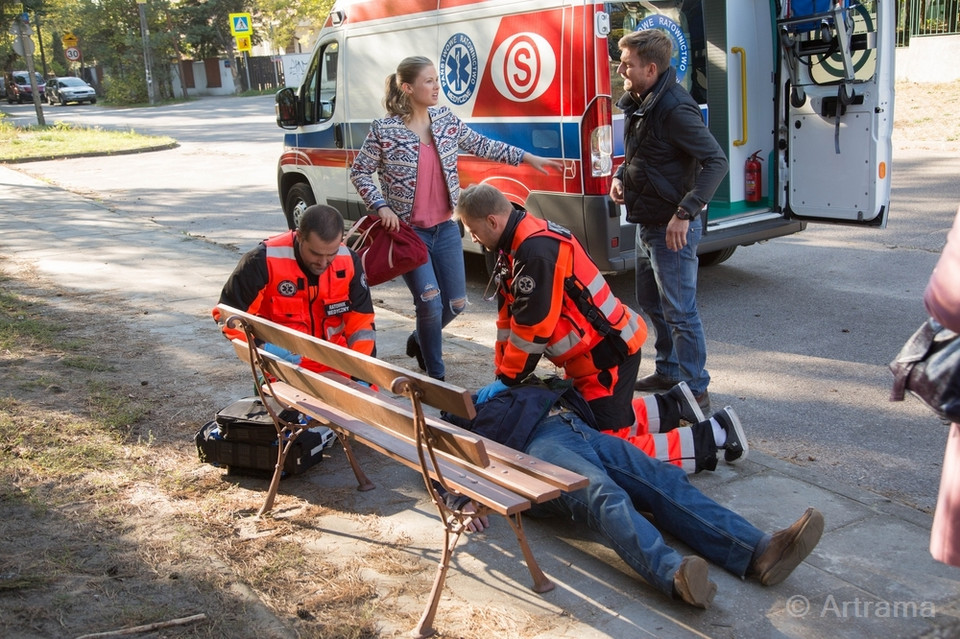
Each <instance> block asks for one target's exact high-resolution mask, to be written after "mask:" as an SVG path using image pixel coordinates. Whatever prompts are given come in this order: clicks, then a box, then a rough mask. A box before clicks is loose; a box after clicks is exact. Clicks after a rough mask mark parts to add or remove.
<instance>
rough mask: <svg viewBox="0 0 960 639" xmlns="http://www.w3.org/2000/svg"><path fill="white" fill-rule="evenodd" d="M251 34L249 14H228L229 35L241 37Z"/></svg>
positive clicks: (251, 25)
mask: <svg viewBox="0 0 960 639" xmlns="http://www.w3.org/2000/svg"><path fill="white" fill-rule="evenodd" d="M252 33H253V24H252V23H251V22H250V14H249V13H231V14H230V35H232V36H241V35H250V34H252Z"/></svg>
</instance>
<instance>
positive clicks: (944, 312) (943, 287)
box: [923, 210, 960, 332]
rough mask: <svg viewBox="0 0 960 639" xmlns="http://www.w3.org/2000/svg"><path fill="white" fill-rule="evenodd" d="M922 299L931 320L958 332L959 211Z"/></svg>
mask: <svg viewBox="0 0 960 639" xmlns="http://www.w3.org/2000/svg"><path fill="white" fill-rule="evenodd" d="M923 302H924V304H925V305H926V307H927V311H928V312H929V313H930V315H931V316H932V317H933V319H935V320H937V321H938V322H940V323H941V324H943V325H944V326H946V327H947V328H949V329H950V330H952V331H957V332H960V210H958V211H957V217H956V218H954V220H953V228H952V229H950V234H949V235H947V245H946V246H944V247H943V253H941V254H940V260H939V261H938V262H937V266H936V268H934V269H933V274H932V275H931V276H930V283H929V284H927V290H926V292H925V293H924V295H923Z"/></svg>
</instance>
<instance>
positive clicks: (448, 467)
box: [274, 383, 531, 515]
mask: <svg viewBox="0 0 960 639" xmlns="http://www.w3.org/2000/svg"><path fill="white" fill-rule="evenodd" d="M274 390H276V391H277V394H276V395H277V399H279V400H280V401H282V402H284V403H289V404H291V405H292V406H293V407H294V408H296V409H297V410H299V411H300V412H302V413H305V414H307V415H310V416H311V417H313V418H315V419H317V420H319V421H320V422H321V423H325V424H327V425H329V426H330V427H331V428H334V429H336V430H337V431H339V432H342V433H345V434H346V435H347V437H350V438H351V439H353V440H355V441H359V442H361V443H362V444H364V445H365V446H368V447H370V448H373V449H375V450H378V451H380V452H381V453H383V454H384V455H386V456H387V457H390V458H391V459H394V460H396V461H399V462H401V463H403V464H404V465H406V466H409V467H410V468H413V469H414V470H416V471H418V472H419V471H420V458H419V456H418V455H417V446H416V444H415V443H413V442H412V441H409V440H407V439H405V438H401V437H399V436H397V435H394V434H391V433H389V432H387V431H385V430H382V429H380V428H377V427H376V426H371V425H370V424H367V423H366V422H363V421H361V420H359V419H357V418H354V417H351V416H350V415H348V414H347V413H344V412H342V411H340V410H337V409H336V408H333V407H332V406H327V405H325V404H320V403H317V402H310V401H297V402H289V401H288V400H289V399H294V398H293V397H288V396H287V395H286V391H288V390H293V389H290V388H289V387H285V385H284V384H282V383H278V384H274ZM427 464H428V468H429V469H430V471H431V475H432V476H433V478H434V479H436V478H437V476H436V472H435V469H434V468H433V467H432V466H431V465H430V461H429V459H428V461H427ZM437 464H438V465H439V467H440V472H441V474H442V475H443V478H444V480H446V481H447V483H448V484H449V485H450V487H451V488H454V489H455V490H456V491H457V492H460V493H462V494H464V495H467V496H469V497H470V498H471V499H475V500H476V501H478V502H479V503H482V504H486V505H487V506H489V507H490V508H491V509H493V510H494V511H496V512H498V513H500V514H501V515H514V514H516V513H519V512H523V511H525V510H527V509H529V508H530V505H531V504H530V500H528V499H525V498H524V497H523V496H521V495H518V494H516V493H514V492H511V491H509V490H506V489H504V488H502V487H501V486H498V485H497V484H495V483H492V482H490V481H489V480H488V479H487V478H485V477H482V476H479V475H477V474H474V473H470V472H468V471H466V470H465V469H464V468H463V467H462V466H459V465H457V464H455V463H452V462H451V461H449V460H447V459H445V458H441V457H439V456H438V458H437Z"/></svg>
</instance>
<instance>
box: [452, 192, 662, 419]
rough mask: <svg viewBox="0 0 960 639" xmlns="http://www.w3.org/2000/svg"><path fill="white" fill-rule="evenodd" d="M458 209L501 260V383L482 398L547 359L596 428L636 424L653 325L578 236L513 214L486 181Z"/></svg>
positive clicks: (517, 380)
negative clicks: (627, 301) (638, 385)
mask: <svg viewBox="0 0 960 639" xmlns="http://www.w3.org/2000/svg"><path fill="white" fill-rule="evenodd" d="M457 213H458V214H459V216H460V219H461V220H462V221H463V224H464V225H465V226H466V227H467V229H468V230H469V231H470V233H471V235H472V236H473V239H474V241H475V242H478V243H480V244H482V245H483V246H484V248H486V249H487V250H489V251H493V252H494V253H496V254H497V255H498V260H497V272H498V273H499V275H500V284H499V288H500V290H499V293H500V294H499V317H498V319H497V344H496V354H495V364H496V370H495V374H496V376H497V380H496V381H495V382H494V383H492V384H490V385H488V386H486V387H484V388H482V389H480V391H479V393H478V400H479V402H481V403H482V402H483V401H486V400H487V399H489V398H490V397H492V396H493V395H495V394H496V393H498V392H500V391H502V390H505V389H506V388H507V387H510V386H515V385H517V384H519V383H520V382H521V381H523V379H524V378H525V377H527V376H528V375H529V374H530V373H532V372H533V370H534V369H535V368H536V366H537V363H538V362H539V361H540V358H541V357H544V356H545V357H546V358H547V359H549V360H550V361H551V362H553V363H554V364H555V365H557V366H560V367H562V368H563V369H564V372H565V375H566V377H567V378H570V379H572V380H573V383H574V387H575V388H576V389H577V390H578V391H579V392H580V394H581V395H582V396H583V398H584V399H586V400H587V403H588V404H589V405H590V409H591V410H592V411H593V412H594V416H595V417H596V420H597V423H598V424H601V425H602V427H603V428H605V429H612V428H620V427H626V426H631V425H632V424H633V423H634V420H635V416H634V409H633V406H632V404H631V401H632V399H633V384H634V382H636V379H637V370H638V369H639V366H640V347H641V346H642V345H643V341H644V340H645V339H646V337H647V328H646V325H645V324H644V323H643V320H642V319H641V318H640V317H639V316H638V315H637V314H636V313H634V312H633V311H632V310H630V309H629V308H628V307H627V306H625V305H624V304H622V303H621V302H620V300H619V299H617V298H616V296H614V294H613V292H612V291H611V290H610V287H609V286H608V285H607V282H606V280H605V279H604V278H603V275H602V274H601V273H600V271H599V270H598V269H597V266H596V264H594V262H593V260H591V259H590V257H589V256H588V255H587V253H586V251H584V249H583V247H582V246H581V245H580V243H579V242H578V241H577V239H576V238H574V237H573V236H572V235H571V233H570V232H569V231H568V230H567V229H565V228H563V227H561V226H559V225H556V224H554V223H552V222H547V221H545V220H541V219H538V218H535V217H533V216H532V215H530V214H528V213H527V212H525V211H518V210H514V209H513V207H512V206H511V204H510V202H509V201H508V200H507V198H506V197H504V195H503V194H502V193H500V191H498V190H497V189H495V188H493V187H492V186H489V185H485V184H481V185H478V186H473V187H470V188H468V189H466V190H465V191H463V192H462V193H461V195H460V200H459V202H458V204H457Z"/></svg>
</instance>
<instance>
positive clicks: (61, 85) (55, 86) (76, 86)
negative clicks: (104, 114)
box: [46, 76, 97, 104]
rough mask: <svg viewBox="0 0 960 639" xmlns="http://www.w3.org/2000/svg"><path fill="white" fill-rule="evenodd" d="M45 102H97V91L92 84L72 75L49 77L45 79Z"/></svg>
mask: <svg viewBox="0 0 960 639" xmlns="http://www.w3.org/2000/svg"><path fill="white" fill-rule="evenodd" d="M46 93H47V102H49V103H50V104H57V103H59V104H66V103H67V102H89V103H90V104H96V103H97V91H96V89H94V88H93V87H92V86H90V85H89V84H87V83H86V82H84V81H83V80H81V79H80V78H74V77H70V76H67V77H62V78H51V79H49V80H47V91H46Z"/></svg>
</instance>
